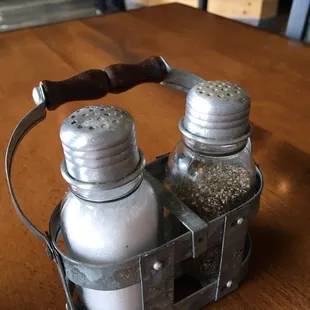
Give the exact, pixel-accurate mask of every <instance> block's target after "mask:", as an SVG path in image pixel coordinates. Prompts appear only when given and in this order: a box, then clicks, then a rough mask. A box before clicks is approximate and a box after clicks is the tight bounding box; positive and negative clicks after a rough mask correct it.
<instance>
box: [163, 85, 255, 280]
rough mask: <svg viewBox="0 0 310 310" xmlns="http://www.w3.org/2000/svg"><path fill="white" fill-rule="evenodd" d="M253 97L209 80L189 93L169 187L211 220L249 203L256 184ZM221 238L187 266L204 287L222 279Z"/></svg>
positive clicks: (170, 165) (168, 174) (168, 172)
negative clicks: (220, 272) (251, 119)
mask: <svg viewBox="0 0 310 310" xmlns="http://www.w3.org/2000/svg"><path fill="white" fill-rule="evenodd" d="M249 112H250V98H249V96H248V94H247V92H246V91H245V90H244V89H242V88H241V87H239V86H238V85H235V84H232V83H229V82H221V81H215V82H212V81H208V82H205V83H202V84H198V85H197V86H195V87H194V88H193V89H192V90H191V91H190V92H189V94H188V95H187V103H186V112H185V116H184V118H182V119H181V120H180V123H179V128H180V131H181V133H182V139H181V141H180V142H179V143H178V144H177V145H176V147H175V148H174V150H173V151H172V152H171V153H170V155H169V159H168V164H167V168H166V179H165V186H166V188H168V189H169V190H170V191H172V192H173V193H175V194H176V196H178V197H179V199H180V200H181V201H182V202H183V203H185V204H186V205H187V206H188V207H189V208H190V209H191V210H193V211H194V212H195V213H196V214H197V215H198V216H199V217H200V218H202V219H203V220H204V221H206V222H209V221H211V220H213V219H215V218H217V217H219V216H221V215H224V214H226V213H228V212H229V211H231V210H233V209H235V208H237V207H238V206H240V205H241V204H243V203H244V202H246V201H247V200H248V199H249V198H250V197H251V195H252V194H253V192H252V188H253V185H254V183H255V180H256V169H255V162H254V160H253V157H252V150H251V141H250V133H251V126H250V124H249ZM221 243H222V242H221V240H219V242H218V243H217V244H215V245H213V246H212V247H211V248H210V246H209V247H208V251H207V253H205V254H203V255H201V256H200V257H199V258H197V259H190V260H189V261H187V262H186V263H182V265H183V267H184V268H185V269H186V272H187V273H188V272H190V273H192V274H193V275H194V276H195V277H198V278H200V280H201V281H202V282H204V283H206V282H207V283H211V282H213V281H214V280H216V279H217V278H218V272H219V265H220V258H221V246H222V245H221Z"/></svg>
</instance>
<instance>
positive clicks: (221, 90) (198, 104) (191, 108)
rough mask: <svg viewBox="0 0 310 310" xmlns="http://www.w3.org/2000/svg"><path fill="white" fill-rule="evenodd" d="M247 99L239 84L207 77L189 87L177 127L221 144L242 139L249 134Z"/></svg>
mask: <svg viewBox="0 0 310 310" xmlns="http://www.w3.org/2000/svg"><path fill="white" fill-rule="evenodd" d="M250 105H251V100H250V97H249V95H248V93H247V92H246V90H244V89H243V88H241V87H240V86H238V85H236V84H233V83H230V82H222V81H207V82H204V83H201V84H198V85H196V86H195V87H194V88H192V89H191V90H190V92H189V93H188V95H187V100H186V111H185V116H184V118H183V119H182V120H181V121H180V130H181V131H182V133H183V134H184V135H185V136H186V137H188V138H191V139H196V140H199V141H200V142H206V143H210V144H212V143H214V144H225V143H235V142H238V141H241V140H246V139H247V137H248V136H249V135H250V129H251V126H250V124H249V113H250Z"/></svg>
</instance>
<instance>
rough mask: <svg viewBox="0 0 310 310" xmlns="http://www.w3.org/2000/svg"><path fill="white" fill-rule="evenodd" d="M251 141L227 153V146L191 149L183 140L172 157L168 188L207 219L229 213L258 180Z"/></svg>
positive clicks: (172, 153)
mask: <svg viewBox="0 0 310 310" xmlns="http://www.w3.org/2000/svg"><path fill="white" fill-rule="evenodd" d="M248 141H249V142H248V144H247V145H248V147H247V145H243V147H241V149H239V150H238V151H236V152H234V153H233V154H230V153H225V152H224V151H225V149H227V148H228V146H222V147H216V148H214V147H212V146H208V147H207V146H206V145H204V146H203V147H202V145H201V144H200V145H199V144H198V145H196V147H195V149H192V148H190V147H188V146H187V145H186V144H185V143H184V140H181V141H180V142H179V143H178V144H177V146H176V147H175V148H174V150H173V151H172V152H171V153H170V156H169V160H168V165H167V171H166V182H165V183H166V187H167V188H169V189H170V190H171V191H172V192H174V193H175V194H176V195H177V196H178V197H179V198H180V199H181V200H182V201H183V202H184V203H185V204H186V205H187V206H188V207H190V208H191V209H192V210H193V211H194V212H195V213H197V214H199V215H200V216H202V217H203V218H204V219H205V220H208V221H210V220H212V219H214V218H216V217H218V216H219V215H222V214H225V213H227V212H229V211H230V210H232V209H234V208H235V207H236V206H238V205H240V203H242V201H245V200H246V199H247V198H248V197H247V196H248V195H249V192H250V189H251V188H252V186H253V184H254V182H255V178H256V175H255V162H254V160H253V157H252V154H251V151H250V148H249V146H250V140H248ZM228 149H229V148H228ZM220 151H223V152H222V153H221V154H220Z"/></svg>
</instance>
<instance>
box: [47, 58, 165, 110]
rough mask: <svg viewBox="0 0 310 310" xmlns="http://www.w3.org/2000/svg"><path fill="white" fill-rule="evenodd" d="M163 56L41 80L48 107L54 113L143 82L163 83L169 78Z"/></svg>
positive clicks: (120, 91) (123, 90)
mask: <svg viewBox="0 0 310 310" xmlns="http://www.w3.org/2000/svg"><path fill="white" fill-rule="evenodd" d="M167 73H168V72H167V68H166V65H165V63H164V61H163V60H162V58H161V57H158V56H153V57H150V58H148V59H146V60H144V61H142V62H140V63H137V64H114V65H111V66H109V67H107V68H106V69H104V70H99V69H91V70H87V71H84V72H82V73H80V74H78V75H76V76H74V77H72V78H69V79H67V80H64V81H47V80H44V81H42V86H43V89H44V93H45V97H46V108H47V109H48V110H55V109H57V108H58V107H59V106H60V105H62V104H64V103H65V102H70V101H79V100H94V99H99V98H101V97H104V96H105V95H107V94H108V93H113V94H118V93H122V92H125V91H126V90H129V89H131V88H133V87H134V86H137V85H139V84H142V83H160V82H162V81H163V80H164V79H165V78H166V76H167Z"/></svg>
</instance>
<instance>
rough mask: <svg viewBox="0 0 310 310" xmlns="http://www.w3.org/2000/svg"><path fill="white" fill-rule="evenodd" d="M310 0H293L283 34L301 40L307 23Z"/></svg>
mask: <svg viewBox="0 0 310 310" xmlns="http://www.w3.org/2000/svg"><path fill="white" fill-rule="evenodd" d="M309 8H310V0H293V3H292V7H291V11H290V14H289V19H288V23H287V27H286V31H285V35H286V36H287V37H289V38H291V39H294V40H299V41H303V40H304V37H305V33H306V29H307V27H308V25H309Z"/></svg>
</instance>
